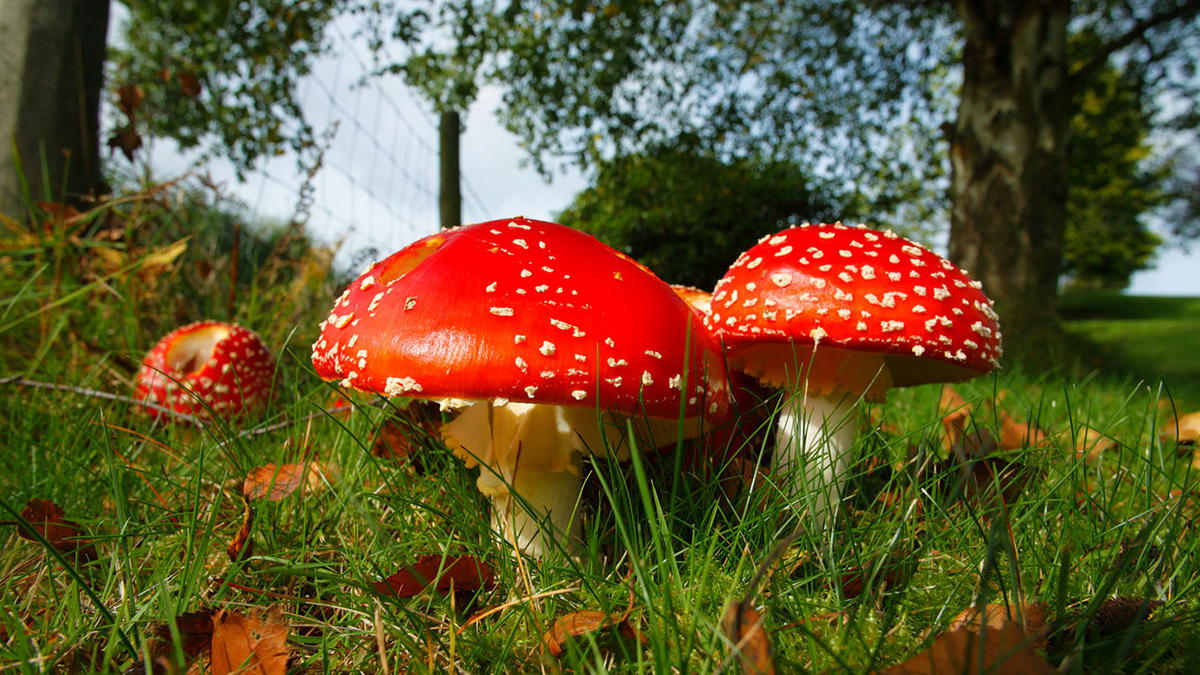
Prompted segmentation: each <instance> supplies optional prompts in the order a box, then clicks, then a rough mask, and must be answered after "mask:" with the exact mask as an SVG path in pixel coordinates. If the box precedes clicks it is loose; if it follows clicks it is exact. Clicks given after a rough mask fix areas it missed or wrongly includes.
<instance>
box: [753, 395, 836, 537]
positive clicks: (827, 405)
mask: <svg viewBox="0 0 1200 675" xmlns="http://www.w3.org/2000/svg"><path fill="white" fill-rule="evenodd" d="M857 403H858V397H857V396H854V395H852V394H849V393H846V392H837V391H834V392H831V393H830V394H826V395H818V394H812V393H809V392H806V391H805V390H804V389H803V388H802V387H797V388H793V389H792V390H791V391H790V392H789V393H788V394H787V395H786V398H785V400H784V402H783V404H782V406H781V408H780V410H779V417H778V419H777V420H776V425H777V431H776V437H775V454H774V455H773V458H772V462H771V463H772V465H773V467H774V471H775V474H776V475H777V476H778V477H779V478H778V480H779V482H780V484H781V487H782V490H783V492H784V494H785V495H787V497H788V498H789V499H790V500H791V502H792V504H793V506H794V507H795V508H797V509H802V510H804V511H806V512H807V513H808V514H809V515H810V517H811V518H812V520H813V525H814V531H817V532H824V531H827V530H828V528H829V526H830V525H831V524H832V523H833V518H834V515H835V513H836V511H837V506H838V503H839V502H840V501H841V496H842V484H843V483H844V482H845V478H846V476H845V474H846V472H847V470H848V468H849V463H850V447H851V445H852V444H853V443H854V438H855V437H856V436H857V435H858V416H857V414H856V410H857Z"/></svg>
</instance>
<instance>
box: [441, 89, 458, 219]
mask: <svg viewBox="0 0 1200 675" xmlns="http://www.w3.org/2000/svg"><path fill="white" fill-rule="evenodd" d="M460 133H461V127H460V123H459V118H458V113H457V112H454V111H447V112H443V113H442V118H441V120H440V121H439V123H438V135H439V137H440V143H439V147H438V153H439V157H440V163H441V188H440V189H439V191H438V212H439V213H440V215H441V226H442V229H443V230H445V229H447V228H451V227H458V226H459V225H462V191H461V186H460V184H459V164H458V139H459V135H460Z"/></svg>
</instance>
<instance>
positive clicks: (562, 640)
mask: <svg viewBox="0 0 1200 675" xmlns="http://www.w3.org/2000/svg"><path fill="white" fill-rule="evenodd" d="M630 611H631V610H630V609H625V610H622V611H620V612H601V611H598V610H594V609H584V610H580V611H578V612H571V613H570V614H565V615H563V616H560V617H559V618H558V620H557V621H555V622H554V625H553V626H551V627H550V630H548V631H546V633H545V635H543V636H542V644H544V645H546V649H548V650H550V653H551V654H553V655H554V656H562V654H563V652H564V651H566V642H567V641H568V640H570V639H571V638H573V637H579V636H581V635H589V634H591V633H596V632H599V631H601V630H604V629H606V628H616V629H617V630H618V631H620V632H622V633H623V634H625V635H627V636H629V637H640V636H637V634H636V632H635V631H633V629H632V628H631V627H629V626H628V619H629V614H630Z"/></svg>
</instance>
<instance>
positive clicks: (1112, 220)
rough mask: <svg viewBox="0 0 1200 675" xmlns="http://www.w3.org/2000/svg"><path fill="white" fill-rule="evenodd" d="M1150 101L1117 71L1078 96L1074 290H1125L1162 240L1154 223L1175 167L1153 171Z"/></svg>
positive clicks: (1104, 73) (1103, 74)
mask: <svg viewBox="0 0 1200 675" xmlns="http://www.w3.org/2000/svg"><path fill="white" fill-rule="evenodd" d="M1144 101H1145V99H1144V92H1143V90H1142V88H1141V87H1139V86H1137V83H1136V82H1133V81H1131V80H1130V79H1129V78H1128V77H1127V76H1125V75H1124V74H1123V73H1122V72H1121V71H1119V70H1117V69H1115V68H1105V69H1102V70H1100V71H1098V72H1097V73H1096V75H1095V76H1093V77H1092V78H1091V80H1089V81H1088V83H1087V86H1086V87H1085V88H1084V89H1083V91H1081V92H1079V93H1078V94H1077V98H1076V104H1075V114H1074V116H1073V117H1072V119H1071V139H1070V153H1071V163H1070V176H1069V182H1070V190H1071V191H1070V196H1069V198H1068V201H1067V230H1066V242H1065V254H1064V267H1063V271H1064V273H1065V274H1067V275H1068V276H1069V277H1070V278H1071V283H1072V284H1073V285H1078V286H1086V287H1095V288H1124V287H1125V286H1127V285H1128V284H1129V279H1130V276H1131V275H1132V274H1133V273H1134V272H1136V271H1138V270H1142V269H1147V268H1148V267H1150V263H1151V260H1152V259H1153V255H1154V250H1155V249H1156V248H1157V247H1158V245H1159V244H1160V243H1161V242H1162V240H1161V239H1160V238H1159V237H1158V235H1156V234H1155V233H1154V232H1152V231H1151V230H1150V227H1149V225H1148V224H1147V222H1146V217H1147V216H1148V215H1149V214H1150V213H1152V212H1153V211H1154V210H1155V209H1156V208H1158V207H1159V206H1161V205H1162V204H1164V203H1165V201H1166V198H1165V197H1166V195H1165V192H1164V190H1163V184H1164V182H1165V181H1166V179H1167V178H1168V177H1169V176H1170V167H1169V166H1158V167H1154V168H1150V154H1151V146H1150V140H1149V135H1150V130H1151V127H1152V120H1151V110H1150V107H1149V106H1148V105H1147V104H1146V103H1145V102H1144Z"/></svg>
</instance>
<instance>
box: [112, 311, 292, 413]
mask: <svg viewBox="0 0 1200 675" xmlns="http://www.w3.org/2000/svg"><path fill="white" fill-rule="evenodd" d="M274 373H275V361H274V359H273V358H272V357H271V353H270V352H269V351H268V350H267V348H266V345H264V344H263V341H262V338H260V337H259V336H258V334H257V333H255V332H254V331H252V330H249V329H246V328H243V327H241V326H239V325H237V324H232V323H223V322H221V321H211V320H209V321H198V322H196V323H192V324H188V325H186V326H183V327H182V328H178V329H176V330H174V331H172V332H170V333H168V334H167V335H166V337H164V338H163V339H162V340H159V342H158V344H156V345H155V346H154V348H153V349H151V350H150V352H149V353H147V354H146V357H145V359H143V360H142V367H141V370H140V371H139V372H138V375H137V385H136V389H135V392H134V397H135V398H136V399H138V400H141V401H147V402H149V403H154V404H156V405H159V406H162V407H164V408H168V409H170V410H173V411H175V412H177V413H181V414H184V415H191V416H193V417H197V418H200V419H207V418H209V417H210V415H209V411H210V410H211V411H212V412H213V413H216V414H217V415H218V416H221V417H235V416H237V415H240V414H242V413H244V412H248V411H251V410H254V409H257V408H260V407H261V406H263V405H264V404H265V403H266V402H267V400H268V399H269V398H270V394H271V387H272V380H273V377H274ZM148 410H149V412H150V414H151V415H152V416H155V417H159V416H161V415H162V413H161V412H160V411H157V410H155V409H153V408H148Z"/></svg>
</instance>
